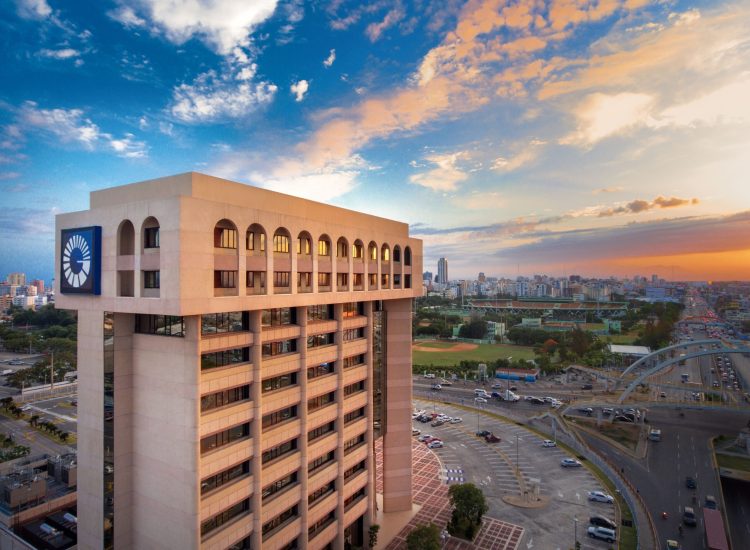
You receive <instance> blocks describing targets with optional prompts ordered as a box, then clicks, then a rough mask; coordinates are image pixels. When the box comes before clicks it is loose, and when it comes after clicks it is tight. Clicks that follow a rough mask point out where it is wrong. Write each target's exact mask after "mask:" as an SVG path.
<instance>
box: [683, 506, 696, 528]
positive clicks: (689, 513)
mask: <svg viewBox="0 0 750 550" xmlns="http://www.w3.org/2000/svg"><path fill="white" fill-rule="evenodd" d="M682 523H684V524H685V525H689V526H690V527H695V526H696V525H698V520H696V519H695V510H693V509H692V508H691V507H690V506H685V509H684V510H683V511H682Z"/></svg>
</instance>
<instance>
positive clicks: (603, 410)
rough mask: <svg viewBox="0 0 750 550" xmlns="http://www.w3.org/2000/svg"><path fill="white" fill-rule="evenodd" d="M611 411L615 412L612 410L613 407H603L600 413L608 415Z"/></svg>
mask: <svg viewBox="0 0 750 550" xmlns="http://www.w3.org/2000/svg"><path fill="white" fill-rule="evenodd" d="M613 412H615V410H614V409H613V408H611V407H604V408H603V409H602V414H603V415H604V416H609V415H610V414H612V413H613Z"/></svg>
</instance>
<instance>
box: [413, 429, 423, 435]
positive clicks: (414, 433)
mask: <svg viewBox="0 0 750 550" xmlns="http://www.w3.org/2000/svg"><path fill="white" fill-rule="evenodd" d="M421 433H422V432H420V431H419V430H418V429H416V428H412V430H411V435H419V434H421Z"/></svg>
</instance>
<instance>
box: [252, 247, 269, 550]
mask: <svg viewBox="0 0 750 550" xmlns="http://www.w3.org/2000/svg"><path fill="white" fill-rule="evenodd" d="M266 245H268V243H266ZM267 248H268V247H267V246H266V249H267ZM266 284H268V275H266ZM262 313H263V312H262V311H260V310H257V311H251V312H250V332H252V333H253V347H251V348H250V361H252V369H253V383H252V385H251V386H250V399H252V402H253V421H252V422H251V423H250V435H251V436H252V441H253V460H252V462H251V467H250V470H251V472H252V474H253V496H252V497H251V499H250V502H251V510H252V512H253V532H252V535H251V536H250V541H251V546H252V547H253V548H260V547H261V546H262V543H263V538H262V533H261V530H262V527H263V524H262V522H261V513H260V512H261V505H262V503H261V492H262V490H263V475H262V474H263V460H262V457H263V437H262V435H263V430H262V426H263V408H262V403H261V388H262V387H263V384H262V383H261V382H262V380H263V377H262V373H261V368H260V367H261V360H262V355H261V352H262V344H263V334H262V332H261V314H262Z"/></svg>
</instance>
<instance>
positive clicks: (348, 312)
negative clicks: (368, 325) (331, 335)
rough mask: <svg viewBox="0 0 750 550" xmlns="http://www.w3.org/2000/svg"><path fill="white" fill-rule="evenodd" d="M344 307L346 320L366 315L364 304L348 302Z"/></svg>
mask: <svg viewBox="0 0 750 550" xmlns="http://www.w3.org/2000/svg"><path fill="white" fill-rule="evenodd" d="M342 305H343V307H344V313H343V316H344V319H348V318H350V317H356V316H357V315H364V314H365V304H364V302H346V303H344V304H342Z"/></svg>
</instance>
